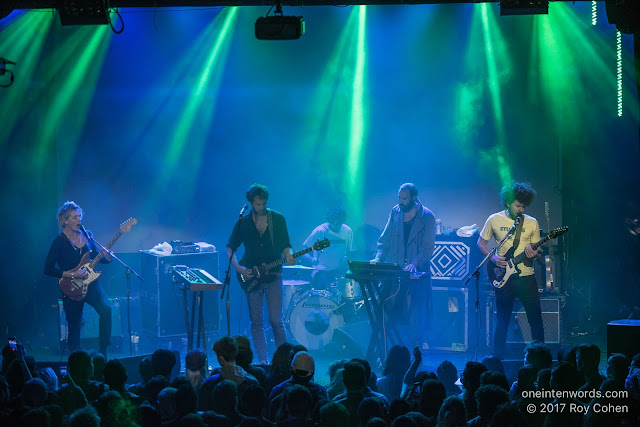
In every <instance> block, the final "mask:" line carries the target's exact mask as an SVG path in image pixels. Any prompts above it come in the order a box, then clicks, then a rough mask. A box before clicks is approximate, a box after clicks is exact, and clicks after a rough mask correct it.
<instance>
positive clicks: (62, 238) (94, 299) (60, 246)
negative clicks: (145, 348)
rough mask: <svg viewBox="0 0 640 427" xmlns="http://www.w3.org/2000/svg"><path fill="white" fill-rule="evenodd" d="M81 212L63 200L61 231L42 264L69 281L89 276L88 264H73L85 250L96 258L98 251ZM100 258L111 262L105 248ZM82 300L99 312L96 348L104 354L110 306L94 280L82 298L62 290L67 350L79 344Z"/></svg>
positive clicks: (109, 338)
mask: <svg viewBox="0 0 640 427" xmlns="http://www.w3.org/2000/svg"><path fill="white" fill-rule="evenodd" d="M82 216H83V214H82V209H81V208H80V206H78V205H77V204H76V203H74V202H65V203H64V204H63V205H62V207H60V209H59V210H58V224H59V225H60V226H61V227H62V233H60V234H58V236H57V237H56V238H55V239H54V240H53V242H52V243H51V247H50V248H49V254H48V255H47V259H46V261H45V264H44V274H46V275H48V276H53V277H57V278H60V279H70V280H72V281H77V279H86V278H87V277H88V276H89V271H87V268H79V269H76V267H78V265H79V264H80V261H81V260H82V258H83V256H84V255H85V254H87V253H91V257H92V258H95V257H97V256H98V255H99V254H100V253H99V252H98V251H97V250H96V248H95V247H94V246H93V245H92V243H91V242H90V241H89V240H88V239H87V238H86V237H85V236H84V235H83V233H82V231H81V225H82ZM89 236H91V234H89ZM101 262H102V263H109V262H111V258H110V257H109V255H108V254H107V253H106V252H104V253H103V256H102V259H101ZM85 302H86V303H87V304H89V305H90V306H92V307H93V308H94V309H95V310H96V312H97V313H98V315H100V322H99V334H100V340H99V343H100V344H99V345H100V349H99V351H100V353H102V354H104V355H105V357H106V355H107V346H109V344H110V343H111V306H110V305H109V300H108V299H107V295H106V294H105V292H104V290H103V289H102V287H100V284H99V283H98V281H97V280H95V281H93V282H91V284H89V286H88V287H87V290H86V294H85V296H84V298H83V299H80V300H75V299H72V298H71V297H69V296H68V295H67V294H65V293H64V292H62V304H63V307H64V313H65V316H66V318H67V323H68V325H69V330H68V331H69V332H68V345H69V352H73V351H75V350H78V349H79V348H80V323H81V321H82V311H83V309H84V303H85Z"/></svg>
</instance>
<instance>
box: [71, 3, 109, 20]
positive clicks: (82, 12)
mask: <svg viewBox="0 0 640 427" xmlns="http://www.w3.org/2000/svg"><path fill="white" fill-rule="evenodd" d="M58 13H59V14H60V23H61V24H62V25H106V24H108V23H109V0H59V4H58Z"/></svg>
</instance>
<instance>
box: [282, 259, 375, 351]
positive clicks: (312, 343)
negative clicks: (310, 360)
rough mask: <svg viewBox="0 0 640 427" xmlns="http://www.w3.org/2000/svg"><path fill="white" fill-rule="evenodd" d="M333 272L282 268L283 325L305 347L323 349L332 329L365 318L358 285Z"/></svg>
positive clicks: (317, 269)
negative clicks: (336, 275)
mask: <svg viewBox="0 0 640 427" xmlns="http://www.w3.org/2000/svg"><path fill="white" fill-rule="evenodd" d="M334 273H335V272H328V271H326V270H324V269H323V268H321V267H306V266H303V265H292V266H284V267H283V271H282V277H283V282H282V285H283V300H282V307H283V308H284V309H285V310H286V311H285V326H286V327H287V330H288V332H289V334H290V336H291V337H293V338H294V339H295V341H296V342H298V343H299V344H302V345H304V346H305V347H306V348H308V349H309V350H321V349H323V348H324V347H325V346H326V345H327V344H329V342H330V341H331V340H332V339H333V335H334V331H335V330H336V329H338V328H340V327H342V326H344V325H345V324H346V323H350V322H355V321H358V320H363V319H364V317H366V313H364V310H360V308H362V306H363V302H362V300H363V298H362V292H361V291H360V286H359V285H358V284H357V283H356V282H355V281H353V280H349V279H345V278H344V277H335V274H334Z"/></svg>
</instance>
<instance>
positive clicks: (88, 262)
mask: <svg viewBox="0 0 640 427" xmlns="http://www.w3.org/2000/svg"><path fill="white" fill-rule="evenodd" d="M137 223H138V220H137V219H135V218H129V219H128V220H126V221H125V222H123V223H122V224H120V230H119V231H118V233H117V234H116V235H115V236H113V239H111V241H110V242H109V243H108V244H107V246H106V247H105V249H107V250H108V249H109V248H111V247H112V246H113V244H114V243H115V242H116V241H117V240H118V238H119V237H120V236H121V235H122V233H128V232H129V231H131V227H133V226H134V225H136V224H137ZM103 256H104V255H103V253H102V252H101V253H99V254H98V255H97V256H96V257H95V258H94V259H93V260H92V259H91V257H90V252H87V253H86V254H84V255H82V259H80V263H79V264H78V266H77V267H76V268H75V269H73V270H71V271H72V272H74V273H75V272H76V271H78V270H81V269H83V268H84V269H85V270H86V271H87V277H86V278H85V279H80V278H77V277H76V278H74V279H70V278H68V277H63V278H61V279H60V280H59V281H58V284H59V285H60V289H61V290H62V292H63V293H64V294H65V295H66V296H68V297H69V298H71V299H72V300H74V301H82V300H84V298H85V297H86V296H87V290H88V289H89V285H90V284H91V283H93V282H95V281H96V280H98V277H100V276H101V275H102V273H100V272H99V271H94V267H95V266H96V264H97V263H98V262H99V261H100V260H101V259H102V257H103Z"/></svg>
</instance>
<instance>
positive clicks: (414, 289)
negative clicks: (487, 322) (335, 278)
mask: <svg viewBox="0 0 640 427" xmlns="http://www.w3.org/2000/svg"><path fill="white" fill-rule="evenodd" d="M435 224H436V221H435V217H434V215H433V213H432V212H431V211H430V210H429V209H428V208H426V207H425V206H423V205H422V203H421V202H420V200H418V189H417V188H416V186H415V185H414V184H411V183H406V184H403V185H402V186H401V187H400V189H399V190H398V204H397V205H396V206H394V207H393V208H392V209H391V213H390V214H389V219H388V220H387V225H386V226H385V228H384V230H383V232H382V234H381V235H380V238H379V239H378V252H377V253H376V257H375V258H374V259H373V260H372V261H374V262H390V263H396V264H399V265H402V266H403V269H404V270H405V271H408V272H410V273H411V274H412V276H411V277H412V279H408V280H400V281H390V282H385V284H384V286H383V297H384V298H385V299H387V301H386V303H385V312H386V313H387V316H386V318H387V320H386V321H388V322H394V323H396V324H401V325H407V329H406V330H407V331H408V334H407V336H405V337H403V338H404V341H405V342H404V344H405V345H406V346H407V347H409V348H413V347H416V346H418V347H420V348H425V346H424V343H425V342H427V343H428V331H429V330H430V329H431V328H432V325H433V306H432V299H431V277H430V275H429V260H430V259H431V255H432V254H433V249H434V246H435V233H436V232H435Z"/></svg>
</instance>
